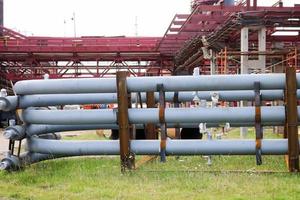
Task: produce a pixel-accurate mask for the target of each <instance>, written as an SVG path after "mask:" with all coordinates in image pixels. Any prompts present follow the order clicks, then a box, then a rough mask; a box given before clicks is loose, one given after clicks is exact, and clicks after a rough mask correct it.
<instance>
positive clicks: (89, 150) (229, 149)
mask: <svg viewBox="0 0 300 200" xmlns="http://www.w3.org/2000/svg"><path fill="white" fill-rule="evenodd" d="M130 146H131V150H132V152H133V153H134V154H136V155H149V154H150V155H158V154H159V153H160V141H159V140H132V141H131V144H130ZM28 148H29V150H30V151H31V152H36V153H43V154H54V155H64V156H80V155H118V154H119V151H120V145H119V141H67V140H65V141H64V140H60V141H59V140H43V139H37V138H31V139H29V140H28ZM261 149H262V154H265V155H284V154H286V153H287V151H288V141H287V139H264V140H262V147H261ZM166 151H167V154H168V155H254V154H255V140H241V139H234V140H167V144H166Z"/></svg>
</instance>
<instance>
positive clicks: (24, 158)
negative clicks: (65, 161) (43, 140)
mask: <svg viewBox="0 0 300 200" xmlns="http://www.w3.org/2000/svg"><path fill="white" fill-rule="evenodd" d="M59 157H63V156H58V155H51V154H40V153H32V152H25V153H22V154H21V155H20V157H17V156H14V155H9V156H7V157H5V158H3V159H2V160H1V162H0V170H7V171H16V170H19V169H20V168H22V167H23V166H25V165H30V164H33V163H37V162H40V161H43V160H50V159H54V158H59Z"/></svg>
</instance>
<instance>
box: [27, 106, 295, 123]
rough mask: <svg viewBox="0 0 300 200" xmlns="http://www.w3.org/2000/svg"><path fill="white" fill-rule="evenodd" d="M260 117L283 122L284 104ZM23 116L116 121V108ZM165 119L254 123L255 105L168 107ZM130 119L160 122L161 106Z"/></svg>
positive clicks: (64, 120)
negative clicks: (159, 109) (159, 110)
mask: <svg viewBox="0 0 300 200" xmlns="http://www.w3.org/2000/svg"><path fill="white" fill-rule="evenodd" d="M299 109H300V108H298V115H299V113H300V110H299ZM261 119H262V123H263V124H265V123H271V122H274V123H282V124H283V123H284V121H285V108H284V106H272V107H268V106H262V107H261ZM299 119H300V116H299ZM22 120H23V121H24V122H25V123H29V124H56V125H60V124H61V125H79V124H115V123H117V111H116V110H112V109H100V110H63V111H62V110H32V109H26V110H24V111H23V113H22ZM165 120H166V123H201V122H202V123H226V122H229V123H251V122H252V123H253V122H254V120H255V107H234V108H232V107H227V108H217V107H216V108H167V109H166V110H165ZM129 122H130V123H132V124H145V123H159V112H158V109H157V108H147V109H129Z"/></svg>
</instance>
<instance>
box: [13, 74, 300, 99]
mask: <svg viewBox="0 0 300 200" xmlns="http://www.w3.org/2000/svg"><path fill="white" fill-rule="evenodd" d="M255 81H259V82H260V84H261V89H262V90H274V89H284V88H285V74H247V75H246V74H242V75H210V76H168V77H162V76H156V77H155V76H153V77H128V79H127V88H128V91H129V92H148V91H157V85H158V84H163V85H164V89H165V91H208V90H209V91H210V90H213V91H214V90H216V91H217V90H253V88H254V82H255ZM297 84H298V87H299V85H300V74H297ZM14 90H15V92H16V93H17V94H21V95H27V94H71V93H112V92H116V79H115V78H101V79H99V78H90V79H50V80H49V79H48V80H26V81H19V82H17V83H16V84H15V86H14Z"/></svg>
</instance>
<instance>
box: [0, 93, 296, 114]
mask: <svg viewBox="0 0 300 200" xmlns="http://www.w3.org/2000/svg"><path fill="white" fill-rule="evenodd" d="M193 93H194V92H179V94H178V100H179V102H187V101H193V99H194V97H195V95H194V94H193ZM215 93H217V94H219V100H220V101H242V100H245V101H253V100H254V96H255V95H254V91H251V90H238V91H200V92H198V93H197V96H198V98H199V99H204V100H207V101H211V96H212V94H215ZM135 95H136V93H133V94H132V97H131V99H132V100H134V99H136V98H135ZM165 96H166V101H167V102H173V99H174V92H166V94H165ZM283 96H284V95H283V90H262V91H261V97H262V100H267V101H271V100H282V99H283ZM297 97H298V99H300V90H299V91H297ZM141 98H142V101H143V102H146V94H145V93H142V94H141ZM7 99H8V101H10V102H11V104H13V105H17V104H15V103H14V102H13V101H16V99H15V98H14V99H11V98H10V97H8V98H7ZM155 101H156V102H158V93H155ZM0 102H1V99H0ZM132 102H134V101H132ZM107 103H117V94H116V93H102V94H93V93H88V94H46V95H24V96H20V97H19V105H18V108H22V109H24V108H28V107H46V106H55V105H71V104H107ZM16 107H17V106H16ZM16 107H14V108H13V107H11V110H12V109H16ZM0 110H1V107H0Z"/></svg>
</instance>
